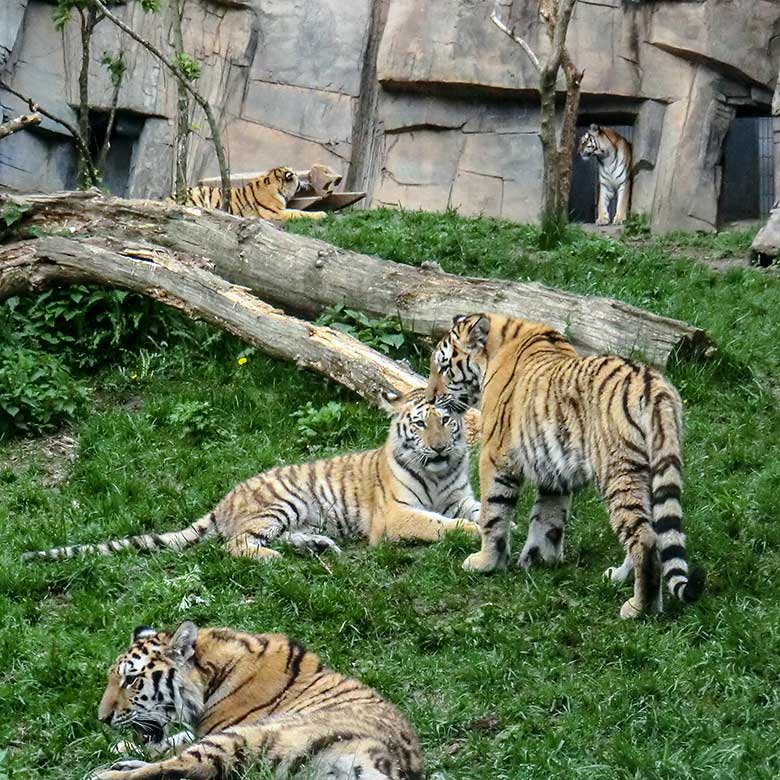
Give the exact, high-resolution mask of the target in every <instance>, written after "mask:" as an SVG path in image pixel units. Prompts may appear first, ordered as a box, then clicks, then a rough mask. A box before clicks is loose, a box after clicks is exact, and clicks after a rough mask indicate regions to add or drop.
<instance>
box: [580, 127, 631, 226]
mask: <svg viewBox="0 0 780 780" xmlns="http://www.w3.org/2000/svg"><path fill="white" fill-rule="evenodd" d="M592 124H596V125H601V126H602V127H608V128H610V130H614V131H615V132H616V133H619V134H620V135H622V136H623V138H625V139H626V140H627V141H628V142H629V143H631V142H632V141H633V138H634V117H633V116H632V115H630V114H610V115H608V116H596V115H593V116H591V115H583V116H581V117H580V123H579V124H578V125H577V141H576V143H575V145H574V164H573V165H572V170H571V192H570V194H569V219H570V220H571V221H572V222H591V223H592V222H595V221H596V205H597V204H598V197H599V171H598V164H597V163H596V161H595V160H592V159H591V160H583V159H582V157H580V156H579V154H578V153H577V149H578V148H579V145H580V139H581V138H582V136H583V135H585V131H586V130H587V129H588V128H589V127H590V126H591V125H592ZM616 206H617V198H613V199H612V203H610V206H609V217H610V219H612V218H613V216H614V214H615V207H616Z"/></svg>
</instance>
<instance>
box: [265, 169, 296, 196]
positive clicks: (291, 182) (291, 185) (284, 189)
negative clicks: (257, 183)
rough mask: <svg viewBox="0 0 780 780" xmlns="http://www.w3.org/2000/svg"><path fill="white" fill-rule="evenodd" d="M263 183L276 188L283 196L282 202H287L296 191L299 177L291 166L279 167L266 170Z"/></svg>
mask: <svg viewBox="0 0 780 780" xmlns="http://www.w3.org/2000/svg"><path fill="white" fill-rule="evenodd" d="M263 183H264V184H266V185H268V186H270V187H273V188H274V189H276V190H277V191H278V193H279V194H280V195H281V196H282V197H283V198H284V202H285V203H287V202H288V201H289V200H291V199H292V197H293V196H294V195H295V193H296V192H297V191H298V186H299V184H300V179H299V178H298V174H297V173H296V172H295V171H294V170H292V169H291V168H285V167H279V168H273V169H272V170H270V171H268V173H267V174H266V175H265V177H264V179H263Z"/></svg>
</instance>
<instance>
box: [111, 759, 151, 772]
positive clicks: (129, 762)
mask: <svg viewBox="0 0 780 780" xmlns="http://www.w3.org/2000/svg"><path fill="white" fill-rule="evenodd" d="M145 766H149V762H148V761H140V760H138V759H135V758H125V759H122V761H117V762H116V763H114V764H111V767H110V769H111V771H113V772H132V771H133V770H134V769H141V768H142V767H145Z"/></svg>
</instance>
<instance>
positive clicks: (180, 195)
mask: <svg viewBox="0 0 780 780" xmlns="http://www.w3.org/2000/svg"><path fill="white" fill-rule="evenodd" d="M185 2H186V0H171V3H170V13H171V26H172V29H173V48H174V49H175V51H176V53H177V54H182V53H183V52H184V38H183V36H182V31H181V20H182V16H183V14H184V3H185ZM189 140H190V99H189V95H188V93H187V90H186V89H185V88H184V87H183V86H182V83H181V81H178V82H177V84H176V139H175V142H174V161H175V176H174V182H175V184H174V197H175V199H176V202H177V203H184V201H185V200H186V199H187V168H188V148H189Z"/></svg>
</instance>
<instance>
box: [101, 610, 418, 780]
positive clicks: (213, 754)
mask: <svg viewBox="0 0 780 780" xmlns="http://www.w3.org/2000/svg"><path fill="white" fill-rule="evenodd" d="M98 717H99V718H100V720H101V721H103V722H104V723H106V724H108V725H109V726H113V727H115V728H123V727H129V728H132V729H134V730H135V731H136V732H137V733H138V735H139V736H140V738H141V739H142V740H143V741H144V742H146V743H147V746H148V747H149V748H150V752H157V753H166V752H168V751H169V750H171V749H178V750H179V752H178V755H173V756H171V757H169V758H164V759H162V760H160V761H157V762H155V763H147V762H145V761H139V760H134V759H124V760H120V761H118V762H117V763H115V764H114V765H113V766H112V767H111V768H110V769H106V770H102V771H97V772H96V773H95V774H94V775H93V778H94V780H172V779H173V778H189V780H207V779H208V778H220V779H223V778H228V777H244V776H245V774H244V772H245V771H246V769H247V768H248V767H249V765H250V764H251V762H253V761H256V760H257V759H261V760H262V761H264V762H265V763H267V764H270V766H271V767H272V768H273V769H274V770H275V773H276V774H275V775H274V776H275V777H280V778H284V777H291V776H293V775H295V776H296V777H303V778H307V779H308V780H418V779H419V778H421V777H422V775H421V763H422V761H421V757H420V748H419V745H418V743H417V738H416V736H415V734H414V731H413V730H412V728H411V726H409V724H408V723H407V722H406V721H405V720H404V719H403V718H402V717H401V715H400V714H399V713H398V711H397V710H396V709H395V707H393V706H392V705H391V704H389V703H388V702H386V701H384V699H382V697H381V696H380V695H379V694H378V693H376V691H374V690H372V689H371V688H369V687H367V686H366V685H363V683H361V682H359V681H358V680H355V679H351V678H349V677H344V676H343V675H341V674H339V673H338V672H334V671H331V670H330V669H327V668H325V667H324V666H323V665H322V663H321V662H320V659H319V658H318V657H317V656H316V655H315V654H314V653H310V652H307V651H306V650H305V649H304V648H303V647H302V646H301V645H299V644H298V643H297V642H295V641H293V640H291V639H288V638H287V637H286V636H283V635H281V634H244V633H240V632H237V631H232V630H230V629H225V628H204V629H200V630H199V629H198V628H197V627H196V626H195V625H194V624H193V623H190V622H185V623H182V624H181V625H180V626H179V628H178V629H177V630H176V631H175V633H174V634H173V635H171V634H167V633H157V632H156V631H154V630H153V629H150V628H145V627H140V628H137V629H136V630H135V632H134V633H133V638H132V643H131V645H130V647H129V649H128V650H127V652H125V653H123V654H122V655H120V656H119V658H117V660H116V662H115V663H114V665H113V666H112V667H111V669H110V671H109V673H108V687H107V688H106V691H105V693H104V694H103V698H102V699H101V701H100V707H99V710H98ZM175 724H178V725H183V726H185V727H187V728H188V729H192V730H194V732H195V733H196V734H197V741H192V738H191V737H190V732H189V731H183V732H180V733H178V734H175V735H173V736H170V737H166V736H165V728H166V726H172V725H175ZM191 741H192V744H189V743H190V742H191ZM299 771H300V773H301V774H298V772H299Z"/></svg>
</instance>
